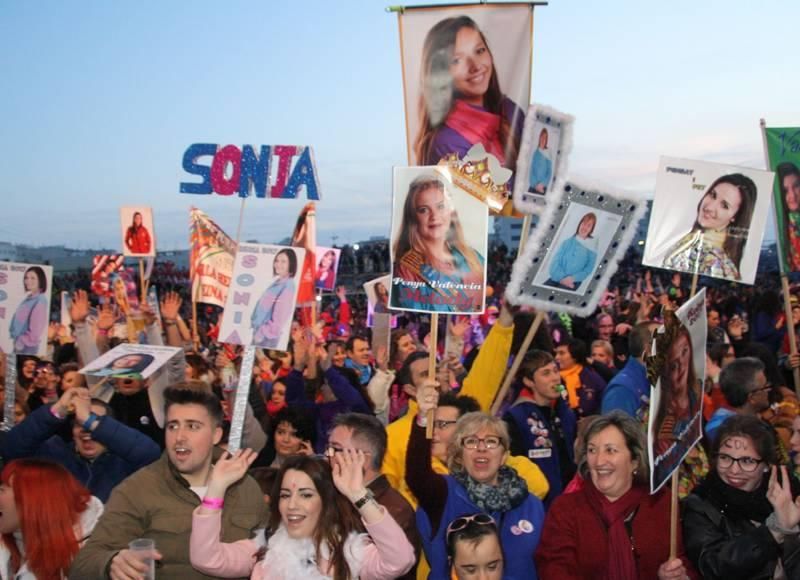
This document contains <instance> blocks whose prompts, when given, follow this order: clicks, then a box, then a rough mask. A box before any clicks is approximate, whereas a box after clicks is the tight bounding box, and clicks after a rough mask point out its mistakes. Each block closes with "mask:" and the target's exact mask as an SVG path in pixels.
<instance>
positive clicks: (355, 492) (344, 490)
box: [332, 449, 367, 502]
mask: <svg viewBox="0 0 800 580" xmlns="http://www.w3.org/2000/svg"><path fill="white" fill-rule="evenodd" d="M366 457H367V456H366V455H365V454H364V452H363V451H361V450H360V449H342V451H341V452H339V453H335V454H334V455H333V457H332V461H333V465H332V467H333V484H334V485H335V486H336V489H338V490H339V492H340V493H341V494H342V495H343V496H345V497H346V498H347V499H349V500H350V501H351V502H355V501H358V500H359V499H361V498H362V497H363V496H364V493H366V487H365V486H364V464H365V463H366Z"/></svg>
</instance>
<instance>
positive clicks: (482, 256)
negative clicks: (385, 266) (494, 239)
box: [389, 167, 489, 314]
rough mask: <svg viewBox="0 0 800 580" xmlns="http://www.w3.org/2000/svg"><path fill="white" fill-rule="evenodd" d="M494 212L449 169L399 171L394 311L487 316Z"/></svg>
mask: <svg viewBox="0 0 800 580" xmlns="http://www.w3.org/2000/svg"><path fill="white" fill-rule="evenodd" d="M488 219H489V218H488V211H487V206H486V204H485V203H483V202H482V201H480V200H479V199H477V198H476V197H473V196H472V195H470V194H469V193H467V192H466V191H464V190H463V189H461V188H460V187H458V186H456V185H455V183H454V181H453V175H452V173H451V171H450V170H449V169H447V168H445V167H395V170H394V203H393V211H392V238H391V239H392V246H391V255H392V283H391V287H390V291H389V305H390V307H391V308H392V309H394V310H413V311H418V312H446V313H453V314H474V313H479V312H483V308H484V300H485V288H486V244H487V228H488Z"/></svg>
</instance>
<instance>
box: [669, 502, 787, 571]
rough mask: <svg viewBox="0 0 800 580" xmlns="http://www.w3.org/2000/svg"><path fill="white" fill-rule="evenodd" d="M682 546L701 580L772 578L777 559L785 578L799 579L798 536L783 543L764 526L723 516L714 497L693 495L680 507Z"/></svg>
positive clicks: (728, 515) (722, 511)
mask: <svg viewBox="0 0 800 580" xmlns="http://www.w3.org/2000/svg"><path fill="white" fill-rule="evenodd" d="M683 544H684V546H686V552H687V554H688V555H689V558H690V559H691V561H692V563H693V564H694V565H695V568H697V570H698V572H700V574H701V575H702V576H703V578H720V579H725V580H735V579H737V578H742V579H747V580H751V579H752V580H759V579H761V578H765V579H771V578H773V575H774V573H775V566H776V565H777V563H778V558H781V560H782V561H783V567H784V571H785V574H786V577H787V578H800V537H798V535H789V536H785V537H784V541H783V543H782V544H778V542H777V541H776V540H775V538H774V537H773V535H772V533H771V532H770V531H769V529H768V528H767V526H766V525H762V526H756V525H755V524H753V523H752V522H751V521H750V520H748V519H745V518H734V517H732V516H731V515H730V514H726V513H725V511H724V509H722V508H720V506H718V505H717V504H716V503H715V502H714V501H713V498H706V497H701V496H700V495H698V494H696V493H693V494H692V495H690V496H689V497H687V498H686V500H685V501H684V505H683Z"/></svg>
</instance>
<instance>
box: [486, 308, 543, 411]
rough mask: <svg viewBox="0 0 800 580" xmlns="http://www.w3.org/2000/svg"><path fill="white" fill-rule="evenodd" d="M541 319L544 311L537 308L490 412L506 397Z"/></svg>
mask: <svg viewBox="0 0 800 580" xmlns="http://www.w3.org/2000/svg"><path fill="white" fill-rule="evenodd" d="M542 320H544V311H543V310H539V311H538V312H537V313H536V318H534V319H533V323H532V324H531V327H530V328H529V329H528V334H526V335H525V340H523V341H522V345H521V346H520V347H519V351H517V354H516V355H515V356H514V362H513V363H512V364H511V368H510V369H508V372H507V373H506V378H505V379H504V380H503V384H502V386H501V387H500V390H499V391H498V392H497V396H496V397H495V399H494V402H493V403H492V409H491V414H492V415H494V414H496V413H497V411H498V409H500V405H502V404H503V399H505V398H506V394H507V393H508V389H509V387H510V386H511V383H512V381H513V380H514V377H515V376H516V374H517V371H518V370H519V365H521V364H522V359H524V358H525V353H527V352H528V348H530V346H531V342H533V337H534V336H536V331H537V330H539V326H540V325H541V324H542Z"/></svg>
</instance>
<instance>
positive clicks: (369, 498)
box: [353, 489, 375, 510]
mask: <svg viewBox="0 0 800 580" xmlns="http://www.w3.org/2000/svg"><path fill="white" fill-rule="evenodd" d="M374 499H375V494H374V493H372V490H371V489H367V493H365V494H364V495H363V497H362V498H361V499H359V500H357V501H355V502H353V505H354V506H356V509H357V510H360V509H361V508H362V507H364V506H365V505H367V503H368V502H371V501H372V500H374Z"/></svg>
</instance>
